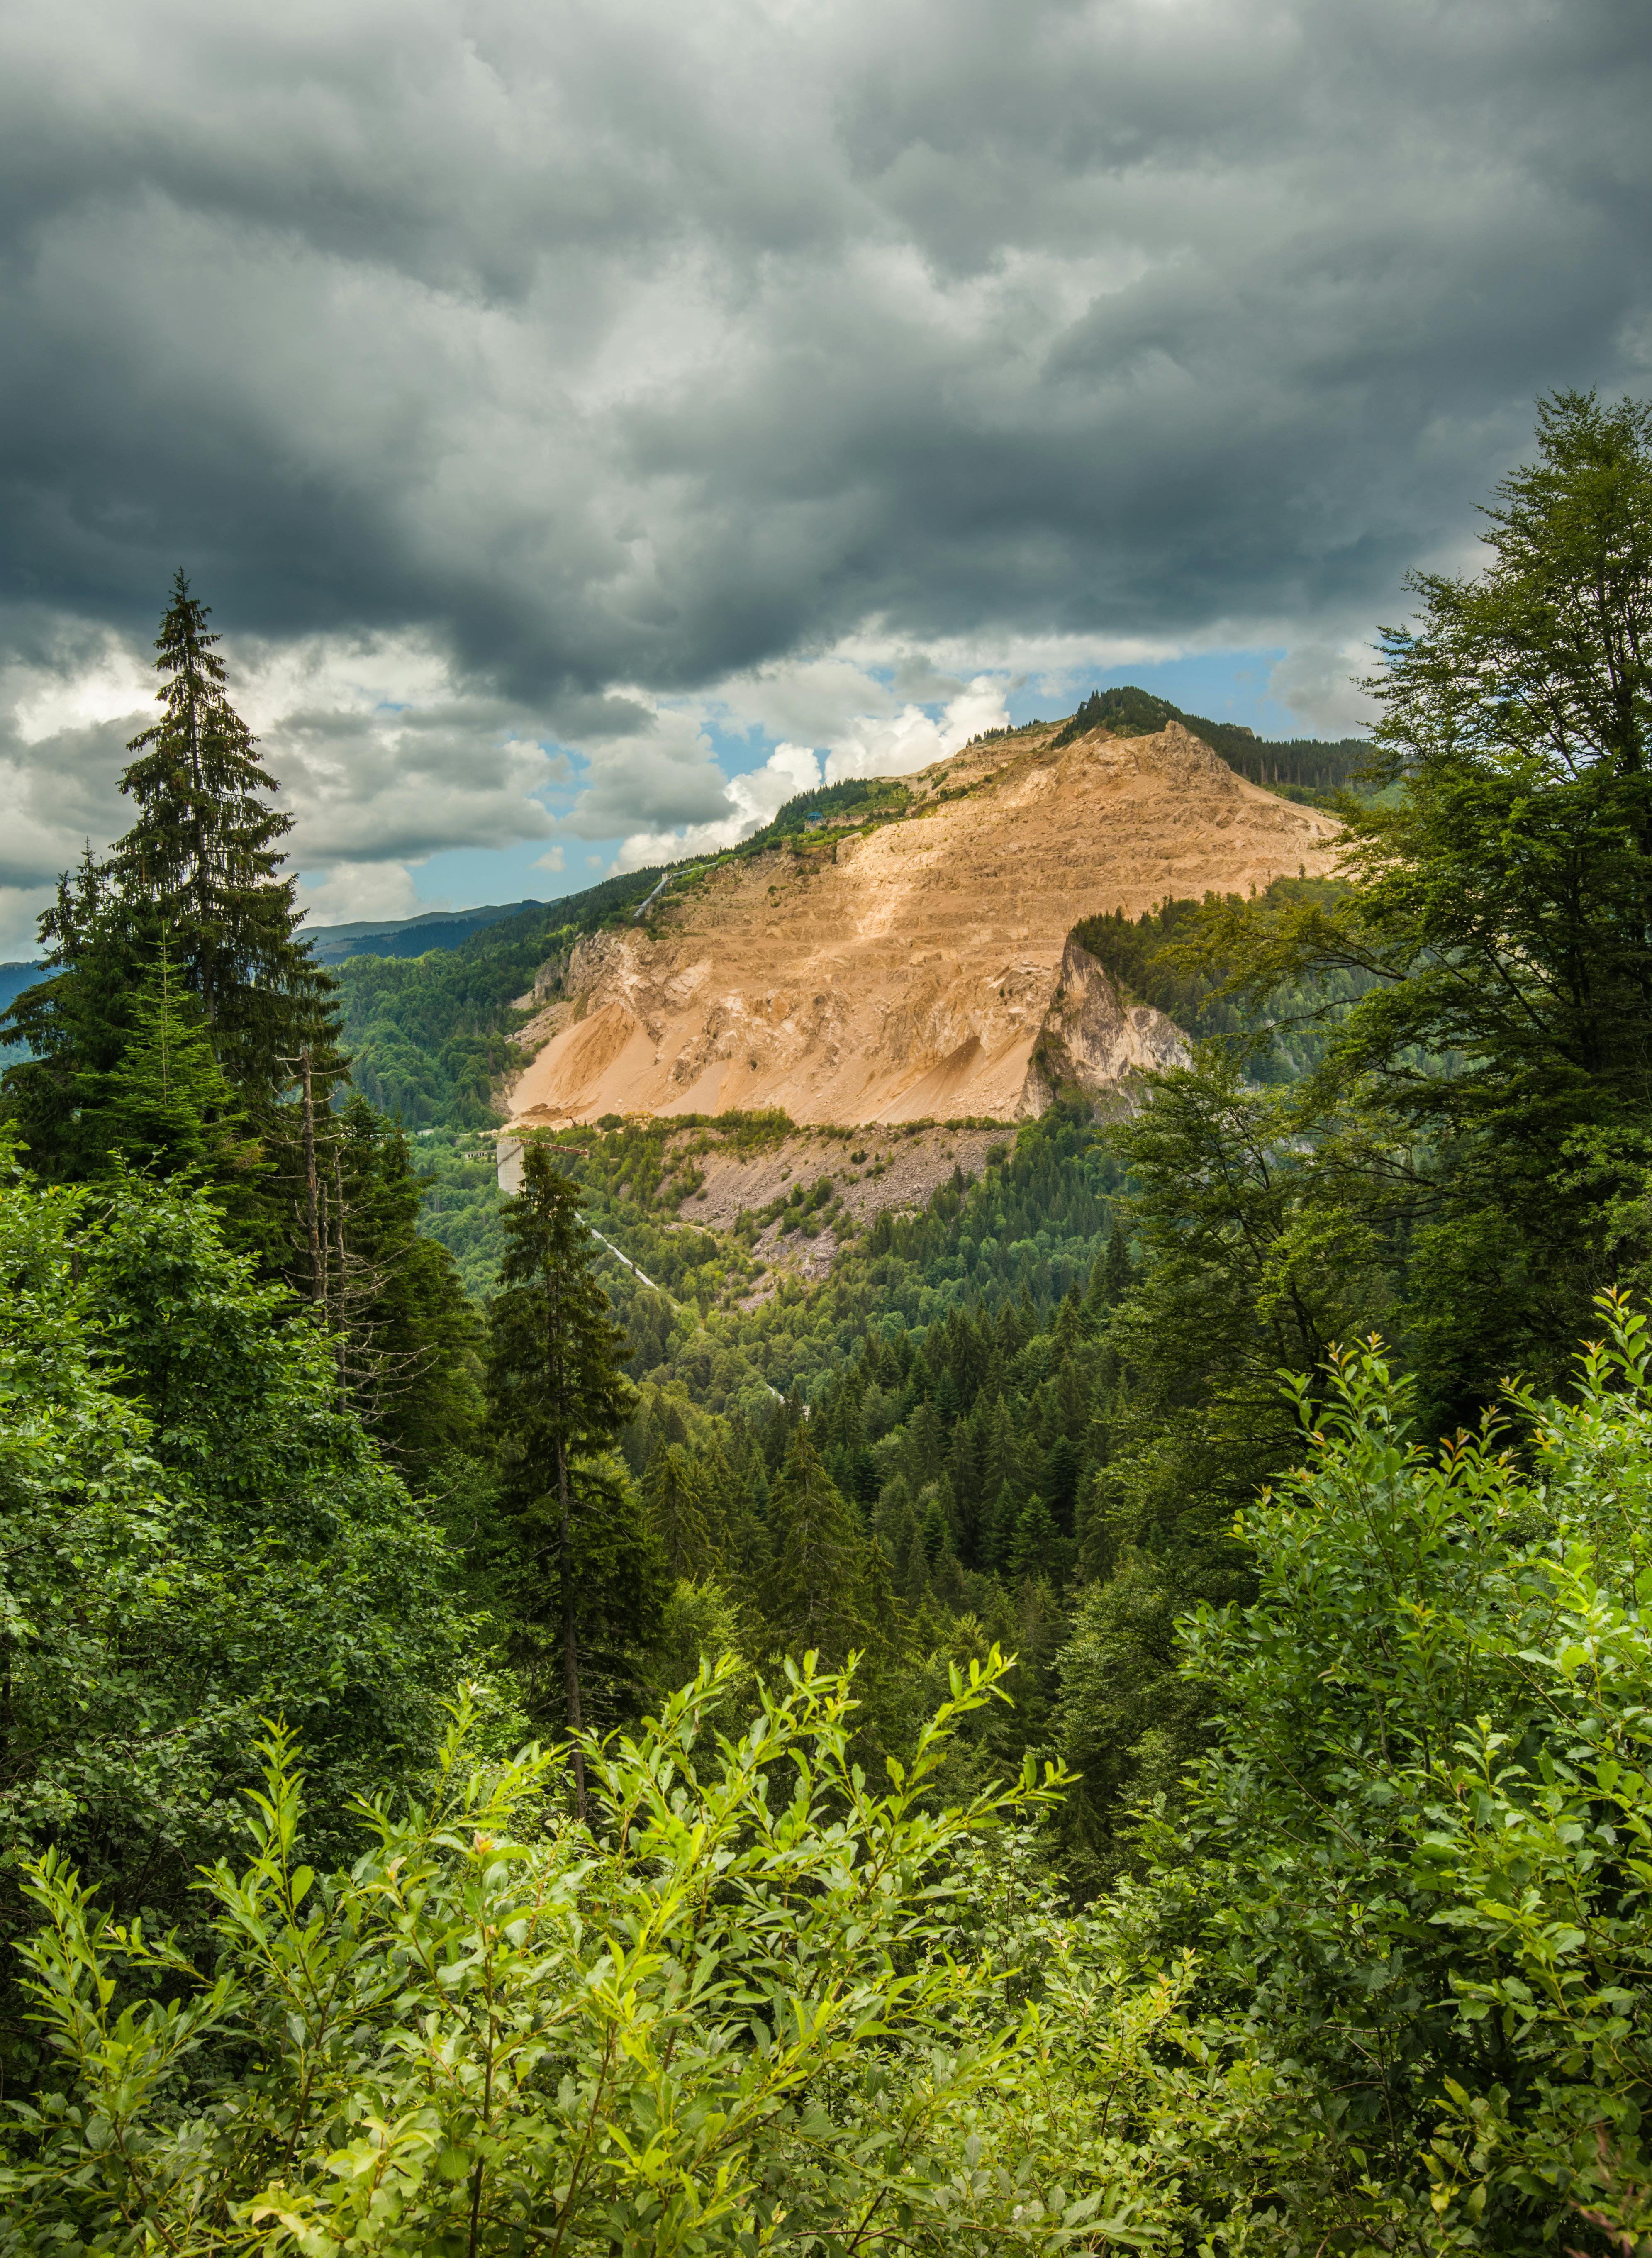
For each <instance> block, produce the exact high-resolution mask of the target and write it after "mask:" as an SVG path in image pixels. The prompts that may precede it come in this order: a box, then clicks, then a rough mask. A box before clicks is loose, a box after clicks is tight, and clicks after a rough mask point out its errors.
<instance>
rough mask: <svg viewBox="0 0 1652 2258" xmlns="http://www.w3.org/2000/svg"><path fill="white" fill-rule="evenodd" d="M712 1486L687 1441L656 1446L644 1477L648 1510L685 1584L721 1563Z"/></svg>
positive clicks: (667, 1556)
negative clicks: (710, 1492)
mask: <svg viewBox="0 0 1652 2258" xmlns="http://www.w3.org/2000/svg"><path fill="white" fill-rule="evenodd" d="M706 1488H707V1485H706V1483H705V1480H704V1479H703V1477H702V1475H701V1473H700V1470H699V1468H698V1466H696V1465H695V1463H694V1461H693V1459H691V1458H690V1456H689V1454H688V1452H687V1451H685V1450H684V1447H683V1445H682V1444H681V1443H668V1444H666V1445H664V1447H663V1449H659V1450H656V1452H655V1453H654V1455H653V1457H652V1458H651V1459H649V1468H648V1472H647V1473H646V1474H645V1475H644V1476H643V1478H642V1511H643V1515H644V1516H645V1518H646V1519H647V1522H648V1524H649V1528H650V1529H651V1530H653V1532H654V1537H655V1541H656V1544H658V1545H659V1547H660V1551H661V1552H662V1553H663V1556H664V1559H665V1565H666V1566H667V1568H668V1569H669V1570H670V1573H671V1574H672V1576H673V1577H674V1578H675V1579H676V1580H677V1581H678V1582H679V1583H680V1582H684V1581H687V1582H692V1581H694V1580H696V1579H697V1578H698V1577H701V1576H707V1575H710V1574H711V1573H712V1572H713V1569H714V1568H715V1567H716V1566H717V1565H718V1561H717V1552H716V1547H715V1546H714V1544H713V1541H712V1530H711V1521H712V1516H711V1512H710V1510H709V1508H708V1500H707V1496H706Z"/></svg>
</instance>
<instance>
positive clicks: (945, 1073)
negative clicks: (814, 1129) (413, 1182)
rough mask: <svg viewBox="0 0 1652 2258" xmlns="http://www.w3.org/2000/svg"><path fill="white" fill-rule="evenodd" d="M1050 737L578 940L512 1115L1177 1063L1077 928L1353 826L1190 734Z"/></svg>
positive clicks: (975, 751) (976, 1095)
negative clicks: (1283, 792) (1236, 765)
mask: <svg viewBox="0 0 1652 2258" xmlns="http://www.w3.org/2000/svg"><path fill="white" fill-rule="evenodd" d="M1056 734H1057V733H1056V730H1055V728H1053V727H1051V728H1047V729H1044V730H1040V731H1037V732H1032V731H1024V732H1021V733H1019V734H1017V735H1016V736H1015V737H1013V738H1010V739H1006V740H1001V741H998V742H995V743H993V744H990V745H975V746H970V747H968V748H966V749H965V750H964V751H963V752H961V753H959V754H956V755H954V756H953V757H952V758H951V759H950V760H947V761H942V762H939V763H936V765H935V766H934V767H933V768H932V769H928V770H925V771H924V772H923V774H922V775H921V776H918V777H914V778H911V779H909V782H910V784H911V789H912V792H913V795H914V799H913V803H912V806H911V812H910V813H908V814H907V815H905V816H904V817H903V818H902V819H901V820H898V821H895V822H889V823H884V824H882V825H880V826H878V827H876V828H872V829H867V830H861V829H859V828H857V827H854V824H853V822H852V821H851V822H849V823H847V824H843V825H837V826H828V827H824V828H823V829H821V830H819V831H818V832H814V833H812V834H809V835H808V836H807V838H806V839H805V841H801V842H799V844H798V847H797V848H796V849H791V848H787V849H776V850H775V851H774V852H772V853H769V854H766V855H763V856H756V857H754V858H753V859H752V860H750V861H748V862H740V863H727V864H726V865H724V866H722V867H721V868H720V869H719V870H715V871H713V872H712V873H711V874H710V875H709V876H707V877H705V878H704V879H703V880H702V881H701V882H700V883H698V884H696V885H695V886H694V887H693V889H692V890H691V891H688V892H686V893H682V894H677V895H676V896H673V895H672V894H670V892H668V893H666V894H665V895H663V897H662V898H661V899H660V901H659V902H658V904H657V905H656V906H654V907H652V908H650V909H649V911H648V912H647V915H646V918H645V919H644V920H643V922H642V923H641V924H637V925H631V926H626V927H621V928H620V929H618V930H616V931H611V932H607V933H602V934H596V935H594V936H593V937H592V938H591V939H589V940H585V941H581V942H579V944H578V947H576V948H574V949H573V950H571V952H570V954H569V955H568V958H567V960H566V961H565V962H558V963H557V964H556V965H554V966H548V967H546V968H545V970H544V972H543V973H542V976H541V978H540V980H539V981H538V982H537V983H535V998H536V1000H542V1001H543V1005H544V1008H543V1009H542V1012H540V1015H539V1018H538V1019H537V1020H536V1021H535V1023H534V1024H533V1026H531V1027H529V1028H528V1030H526V1031H525V1033H526V1039H527V1040H529V1041H530V1042H531V1041H535V1040H536V1041H537V1042H538V1043H539V1045H540V1047H539V1049H538V1052H537V1054H536V1055H535V1058H534V1059H533V1062H532V1063H531V1064H530V1065H529V1066H528V1069H526V1071H525V1072H524V1073H523V1074H522V1076H521V1078H520V1080H519V1081H518V1082H517V1083H516V1086H515V1088H514V1091H513V1093H512V1098H511V1111H512V1114H513V1118H514V1119H515V1120H518V1121H521V1122H523V1123H535V1122H543V1123H549V1124H557V1123H562V1122H569V1121H585V1120H591V1119H593V1118H596V1117H597V1116H598V1115H599V1114H602V1113H606V1112H616V1113H630V1112H649V1113H658V1114H671V1113H690V1112H695V1113H720V1112H725V1111H754V1110H756V1109H758V1108H762V1107H769V1106H779V1107H782V1108H783V1109H784V1111H786V1112H788V1113H789V1114H791V1118H793V1120H795V1121H798V1122H809V1123H817V1124H833V1123H835V1124H839V1125H846V1126H847V1125H859V1124H875V1123H878V1122H898V1121H915V1120H923V1119H932V1120H941V1121H944V1120H948V1119H955V1118H960V1117H962V1116H966V1115H975V1116H983V1117H990V1118H993V1119H996V1120H1009V1119H1012V1118H1015V1117H1016V1116H1017V1114H1020V1113H1022V1112H1025V1111H1029V1110H1034V1109H1037V1108H1039V1107H1041V1106H1042V1105H1044V1104H1047V1103H1048V1102H1049V1099H1050V1097H1051V1095H1052V1094H1053V1090H1054V1088H1055V1087H1056V1086H1057V1083H1059V1082H1060V1081H1061V1080H1067V1079H1070V1080H1072V1081H1074V1082H1075V1083H1078V1085H1079V1086H1080V1087H1081V1089H1084V1090H1087V1091H1088V1092H1089V1093H1090V1094H1091V1095H1092V1096H1094V1097H1102V1096H1103V1095H1104V1094H1106V1093H1107V1092H1109V1091H1110V1090H1124V1088H1125V1087H1126V1086H1127V1084H1128V1083H1129V1082H1130V1080H1131V1077H1132V1076H1136V1075H1138V1074H1139V1073H1140V1072H1141V1071H1142V1069H1144V1067H1145V1066H1147V1065H1149V1064H1162V1063H1164V1062H1166V1060H1167V1059H1168V1058H1170V1057H1172V1056H1173V1055H1175V1054H1176V1045H1177V1044H1178V1043H1179V1042H1180V1038H1179V1037H1178V1036H1177V1035H1176V1034H1175V1031H1174V1030H1173V1028H1170V1026H1169V1023H1168V1022H1167V1021H1166V1020H1164V1019H1161V1017H1160V1015H1159V1013H1157V1012H1144V1011H1143V1010H1141V1009H1140V1007H1125V1006H1124V1005H1122V1003H1121V1002H1120V1000H1119V998H1117V995H1116V994H1115V993H1114V992H1113V991H1112V989H1111V985H1110V983H1109V982H1108V981H1107V979H1106V976H1105V975H1104V974H1103V972H1102V969H1101V968H1100V966H1099V965H1096V964H1095V962H1094V960H1093V959H1090V958H1088V957H1083V952H1082V951H1077V952H1074V951H1070V950H1069V949H1068V948H1067V936H1068V934H1070V932H1071V931H1072V928H1073V927H1074V926H1075V925H1076V924H1078V923H1079V922H1080V920H1082V919H1084V918H1087V917H1092V916H1094V915H1095V914H1096V913H1097V912H1101V911H1106V910H1121V909H1122V910H1124V911H1125V912H1127V913H1128V914H1130V915H1131V916H1132V917H1134V916H1139V915H1140V914H1141V912H1143V911H1145V910H1148V909H1152V908H1154V907H1156V906H1157V905H1158V904H1159V903H1160V902H1162V901H1163V900H1164V899H1165V898H1166V896H1170V895H1193V896H1195V897H1197V896H1200V895H1202V894H1203V893H1204V892H1205V891H1207V890H1209V889H1215V890H1216V891H1223V892H1226V891H1231V892H1236V893H1244V892H1247V891H1249V890H1250V889H1251V888H1252V887H1255V888H1256V889H1258V891H1259V890H1260V889H1261V888H1262V887H1264V886H1266V885H1267V884H1269V883H1270V882H1271V881H1272V880H1273V879H1274V878H1277V877H1296V876H1297V875H1298V873H1299V872H1302V873H1306V874H1307V875H1308V876H1310V877H1320V876H1322V875H1324V874H1325V873H1327V872H1329V870H1331V869H1332V868H1334V866H1335V863H1336V854H1337V835H1338V834H1337V825H1336V821H1335V820H1334V819H1333V818H1332V817H1330V816H1329V815H1326V814H1324V813H1322V812H1321V811H1320V810H1319V809H1317V808H1310V807H1301V806H1296V805H1295V804H1294V803H1293V802H1291V801H1289V800H1284V799H1279V798H1278V797H1276V796H1275V795H1274V794H1273V793H1272V792H1264V791H1263V790H1262V789H1261V788H1260V787H1259V786H1258V785H1251V784H1247V783H1246V782H1244V779H1243V778H1239V777H1237V776H1236V775H1235V774H1234V772H1233V770H1231V769H1230V768H1229V767H1228V765H1227V764H1226V763H1225V762H1223V761H1221V760H1219V759H1218V758H1217V757H1216V755H1215V754H1214V753H1213V752H1212V751H1211V750H1210V749H1209V746H1207V745H1205V744H1203V743H1202V742H1200V740H1199V739H1198V738H1196V737H1195V736H1193V735H1190V734H1189V733H1188V730H1187V729H1185V728H1182V726H1181V723H1180V722H1172V723H1171V724H1170V725H1169V727H1168V728H1166V729H1164V730H1163V731H1161V732H1160V733H1159V735H1156V736H1152V737H1131V738H1123V737H1110V736H1109V735H1106V733H1105V732H1103V731H1099V730H1098V731H1094V732H1092V733H1091V734H1090V735H1088V736H1085V737H1081V738H1079V739H1077V740H1076V741H1075V742H1074V743H1072V744H1070V745H1066V746H1062V747H1060V749H1057V748H1056V747H1055V746H1054V745H1053V742H1052V740H1053V737H1054V736H1055V735H1056ZM1081 957H1083V962H1079V959H1080V958H1081ZM1035 1054H1036V1060H1037V1062H1036V1063H1035Z"/></svg>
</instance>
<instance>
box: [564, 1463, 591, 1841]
mask: <svg viewBox="0 0 1652 2258" xmlns="http://www.w3.org/2000/svg"><path fill="white" fill-rule="evenodd" d="M557 1502H558V1504H559V1505H560V1506H561V1508H562V1527H561V1531H560V1534H561V1540H562V1541H561V1552H562V1560H561V1568H562V1665H563V1674H564V1682H565V1685H566V1687H567V1694H568V1731H569V1734H570V1736H577V1735H578V1734H579V1733H580V1732H581V1731H583V1729H584V1725H585V1721H584V1719H583V1717H582V1716H581V1715H580V1713H579V1642H578V1638H577V1637H575V1635H574V1561H573V1519H572V1515H571V1511H570V1509H569V1502H568V1452H567V1449H566V1446H565V1445H564V1444H562V1443H561V1442H558V1444H557ZM573 1752H574V1808H575V1810H576V1811H577V1812H578V1814H579V1819H580V1822H581V1824H582V1825H583V1824H584V1821H585V1750H583V1749H582V1748H581V1747H580V1745H579V1743H578V1738H574V1740H573Z"/></svg>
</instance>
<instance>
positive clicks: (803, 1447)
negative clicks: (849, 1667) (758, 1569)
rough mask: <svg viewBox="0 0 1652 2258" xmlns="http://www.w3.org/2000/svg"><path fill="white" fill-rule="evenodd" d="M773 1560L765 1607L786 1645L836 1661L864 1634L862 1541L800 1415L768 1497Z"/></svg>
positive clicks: (855, 1519) (852, 1512)
mask: <svg viewBox="0 0 1652 2258" xmlns="http://www.w3.org/2000/svg"><path fill="white" fill-rule="evenodd" d="M769 1526H770V1528H771V1529H772V1530H773V1533H774V1547H775V1551H774V1565H773V1567H772V1569H771V1570H770V1573H769V1589H768V1592H767V1594H766V1600H767V1607H766V1610H765V1611H766V1613H767V1615H768V1616H769V1622H770V1623H771V1624H772V1626H773V1627H774V1630H776V1634H777V1635H778V1637H780V1639H781V1642H782V1644H783V1646H784V1648H785V1650H786V1651H787V1652H788V1653H790V1654H794V1655H798V1656H802V1655H804V1654H806V1653H810V1652H813V1653H817V1654H819V1657H820V1658H821V1660H822V1661H823V1662H825V1663H826V1664H827V1665H830V1666H832V1667H833V1668H835V1667H836V1666H837V1665H840V1663H841V1662H842V1660H843V1658H844V1657H845V1656H846V1655H847V1653H848V1651H849V1650H850V1649H851V1648H852V1647H854V1645H856V1644H859V1643H860V1641H861V1639H863V1638H864V1637H865V1635H866V1630H867V1625H866V1621H865V1617H864V1615H863V1612H862V1608H861V1582H862V1580H863V1572H864V1569H865V1565H866V1564H865V1558H864V1554H865V1543H864V1540H863V1538H862V1537H861V1528H860V1519H859V1516H858V1515H857V1514H856V1512H855V1509H854V1507H853V1506H852V1505H851V1504H850V1503H849V1502H848V1500H847V1498H846V1497H845V1496H844V1495H843V1494H842V1492H841V1491H840V1489H839V1488H838V1487H837V1485H836V1484H835V1483H834V1482H833V1480H832V1477H831V1476H830V1475H829V1474H828V1473H827V1472H826V1467H825V1466H824V1465H823V1464H822V1462H821V1459H820V1453H819V1451H817V1450H816V1448H815V1446H814V1438H813V1437H812V1435H811V1434H810V1432H809V1422H808V1421H807V1420H806V1419H800V1420H799V1421H798V1424H797V1426H796V1427H795V1428H794V1429H793V1431H792V1435H791V1443H790V1445H789V1446H788V1448H787V1451H786V1456H785V1459H784V1461H783V1465H782V1466H781V1468H780V1472H779V1473H778V1474H777V1475H776V1479H775V1485H774V1488H773V1491H772V1493H771V1495H770V1498H769Z"/></svg>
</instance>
